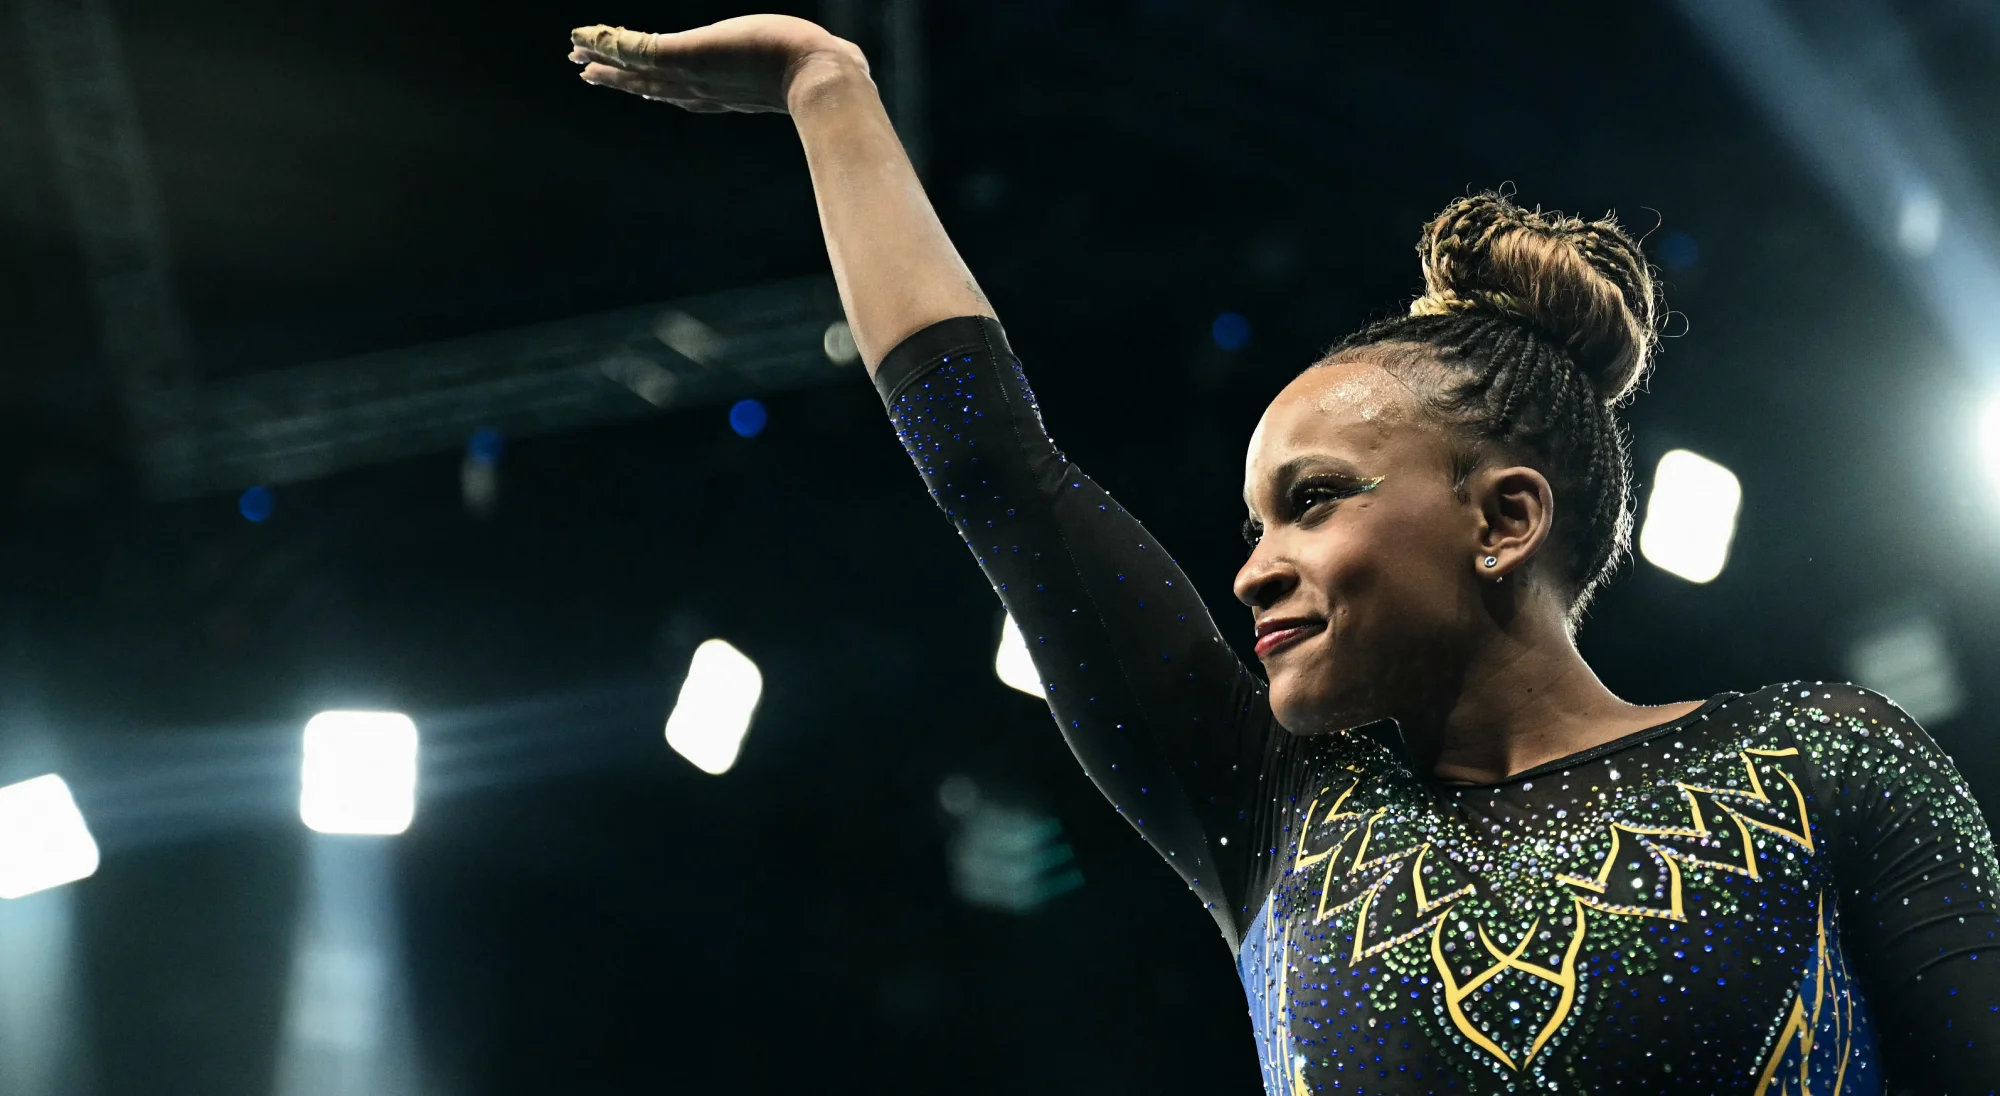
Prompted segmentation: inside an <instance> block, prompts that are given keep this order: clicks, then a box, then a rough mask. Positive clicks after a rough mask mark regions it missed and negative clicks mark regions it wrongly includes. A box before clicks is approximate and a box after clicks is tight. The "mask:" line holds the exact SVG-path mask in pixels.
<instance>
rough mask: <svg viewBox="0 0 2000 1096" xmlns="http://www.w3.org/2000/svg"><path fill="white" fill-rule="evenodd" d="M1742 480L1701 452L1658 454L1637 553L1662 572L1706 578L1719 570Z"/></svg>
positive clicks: (1725, 555)
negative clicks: (1657, 463)
mask: <svg viewBox="0 0 2000 1096" xmlns="http://www.w3.org/2000/svg"><path fill="white" fill-rule="evenodd" d="M1742 504H1743V485H1742V484H1741V483H1739V482H1737V479H1736V474H1735V473H1734V472H1731V471H1730V470H1729V469H1727V468H1724V467H1723V466H1722V465H1720V464H1717V463H1715V462H1714V461H1712V460H1709V459H1708V458H1707V457H1704V456H1701V455H1699V454H1696V453H1690V452H1688V451H1687V450H1685V449H1675V450H1673V451H1672V452H1670V453H1668V454H1667V455H1666V456H1664V457H1661V458H1660V466H1659V468H1658V469H1657V470H1656V471H1655V472H1654V473H1653V493H1652V495H1651V496H1650V497H1648V498H1647V500H1646V524H1645V527H1644V528H1642V529H1640V530H1639V554H1640V555H1643V556H1645V557H1646V560H1647V562H1649V563H1651V564H1652V565H1653V566H1655V567H1658V568H1659V569H1660V570H1662V571H1665V572H1667V573H1668V574H1672V575H1678V576H1680V577H1681V578H1684V579H1686V580H1688V581H1689V582H1707V581H1709V580H1710V579H1713V578H1714V577H1715V576H1717V575H1719V574H1721V573H1722V567H1723V564H1725V563H1726V562H1728V560H1729V542H1730V539H1731V538H1733V537H1734V536H1735V535H1736V512H1737V510H1738V508H1740V507H1741V506H1742Z"/></svg>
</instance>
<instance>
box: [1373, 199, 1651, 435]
mask: <svg viewBox="0 0 2000 1096" xmlns="http://www.w3.org/2000/svg"><path fill="white" fill-rule="evenodd" d="M1417 254H1418V255H1419V256H1420V257H1421V258H1422V259H1423V265H1424V295H1423V296H1422V297H1419V298H1418V299H1417V301H1416V303H1415V304H1412V305H1411V306H1410V314H1411V315H1413V316H1429V315H1442V314H1446V313H1451V312H1469V311H1486V312H1497V313H1501V314H1503V315H1507V316H1512V317H1514V318H1515V319H1518V320H1521V321H1523V322H1524V323H1527V324H1529V325H1530V326H1532V327H1534V328H1535V329H1537V330H1538V331H1540V332H1541V333H1542V334H1543V335H1545V336H1547V337H1548V338H1550V339H1552V340H1554V341H1555V343H1556V344H1557V345H1559V346H1561V347H1562V348H1563V349H1565V350H1566V351H1568V352H1569V355H1570V357H1571V359H1572V360H1574V361H1575V362H1576V364H1577V367H1578V368H1579V369H1581V370H1582V371H1583V373H1584V375H1585V376H1586V377H1588V378H1589V379H1590V382H1591V384H1592V385H1593V386H1594V387H1595V388H1596V389H1597V391H1598V394H1599V395H1600V396H1602V397H1603V399H1604V402H1605V403H1607V404H1613V403H1617V402H1618V401H1620V400H1622V399H1624V398H1625V396H1626V395H1627V394H1629V393H1630V392H1631V391H1632V389H1633V388H1635V387H1637V386H1638V383H1639V380H1640V378H1642V377H1644V376H1645V374H1646V369H1647V367H1648V366H1649V365H1650V364H1651V362H1652V357H1653V348H1654V344H1655V343H1656V342H1657V340H1658V337H1659V336H1658V329H1657V319H1658V313H1659V309H1660V302H1659V293H1658V290H1657V288H1656V287H1655V285H1654V283H1653V276H1652V272H1651V271H1650V270H1649V269H1648V267H1647V266H1646V258H1645V255H1644V254H1643V253H1642V252H1641V251H1640V250H1639V243H1638V241H1636V240H1634V239H1633V238H1632V237H1631V236H1628V235H1626V233H1625V230H1624V229H1622V228H1620V227H1618V222H1617V221H1615V220H1612V219H1611V218H1610V217H1608V216H1607V217H1606V218H1605V219H1604V220H1601V221H1589V222H1586V221H1583V220H1581V219H1580V218H1576V217H1567V216H1564V215H1563V214H1561V213H1543V212H1542V211H1541V210H1539V209H1535V210H1528V209H1523V208H1521V207H1520V206H1517V205H1515V204H1514V203H1513V202H1511V201H1509V200H1508V199H1507V197H1506V196H1505V195H1502V194H1499V193H1497V192H1494V191H1488V192H1486V193H1484V194H1475V195H1472V196H1470V197H1466V198H1460V199H1459V200H1457V201H1455V202H1453V203H1452V204H1450V205H1448V206H1446V207H1445V209H1444V212H1442V213H1440V214H1438V215H1437V217H1436V219H1434V220H1432V221H1431V223H1430V224H1429V225H1427V226H1425V228H1424V237H1423V240H1422V241H1421V242H1419V243H1418V244H1417Z"/></svg>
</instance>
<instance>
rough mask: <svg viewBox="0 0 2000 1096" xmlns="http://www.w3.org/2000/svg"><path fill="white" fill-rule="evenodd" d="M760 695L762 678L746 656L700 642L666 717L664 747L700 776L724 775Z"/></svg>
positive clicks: (746, 731)
mask: <svg viewBox="0 0 2000 1096" xmlns="http://www.w3.org/2000/svg"><path fill="white" fill-rule="evenodd" d="M763 695H764V675H763V674H762V673H759V672H758V670H757V664H756V663H755V662H752V661H750V657H749V656H748V655H745V654H744V653H743V652H742V651H739V650H737V649H736V648H734V647H732V646H730V645H729V644H728V643H726V642H724V641H723V640H720V639H711V640H708V641H706V642H704V643H703V644H702V645H701V646H699V647H696V648H695V649H694V659H693V661H691V662H689V663H688V673H687V680H686V681H683V682H682V683H681V695H680V698H679V699H678V700H676V701H675V702H674V710H673V712H672V713H671V714H669V715H668V716H667V745H669V746H672V747H673V748H674V752H675V753H678V754H680V755H681V756H682V757H685V758H687V759H688V760H689V761H691V762H693V763H694V766H695V768H697V769H700V770H701V771H703V772H705V773H713V774H715V775H717V776H720V775H722V774H723V773H726V772H728V771H729V767H730V766H731V765H734V764H736V756H737V754H739V753H741V752H742V749H743V736H744V735H746V734H749V733H750V717H751V716H752V715H754V714H755V713H756V711H757V700H758V698H760V697H762V696H763Z"/></svg>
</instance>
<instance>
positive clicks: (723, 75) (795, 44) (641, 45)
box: [569, 15, 868, 114]
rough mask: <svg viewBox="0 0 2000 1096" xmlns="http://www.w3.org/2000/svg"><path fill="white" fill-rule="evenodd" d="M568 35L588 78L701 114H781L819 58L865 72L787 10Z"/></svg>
mask: <svg viewBox="0 0 2000 1096" xmlns="http://www.w3.org/2000/svg"><path fill="white" fill-rule="evenodd" d="M569 38H570V42H571V43H572V44H573V45H574V46H575V48H574V49H572V50H571V51H570V55H569V58H570V60H572V61H575V62H577V63H578V64H580V65H583V66H584V68H583V73H582V76H583V79H584V80H585V81H586V82H588V83H592V84H599V85H602V86H604V87H610V88H617V89H618V90H619V91H627V92H631V93H632V94H634V95H639V96H643V97H645V98H647V99H656V100H660V101H662V102H667V103H672V104H674V105H675V106H677V107H681V108H683V109H686V110H692V111H697V112H700V113H703V114H719V113H722V112H724V111H741V112H745V113H773V112H775V113H783V112H785V111H786V110H788V109H789V106H788V100H787V96H788V95H789V93H790V91H791V89H792V85H793V83H794V82H795V81H796V80H797V78H798V76H799V74H800V73H801V72H804V71H806V70H808V69H810V68H812V67H813V66H815V65H817V64H822V63H825V64H834V65H852V66H858V67H859V69H860V70H861V71H862V72H866V71H867V70H868V61H867V58H865V57H863V56H862V53H861V50H860V48H859V47H857V46H856V45H854V43H852V42H848V41H846V40H844V39H841V38H837V37H835V36H834V35H833V34H832V33H830V32H829V31H827V30H826V29H825V28H824V27H821V26H820V25H818V24H817V23H809V22H807V21H806V20H804V19H794V18H792V17H791V16H789V15H744V16H739V17H737V18H735V19H724V20H723V21H722V22H720V23H711V24H710V25H708V26H705V27H697V28H696V29H694V30H687V31H681V32H680V33H678V34H647V33H644V32H643V31H636V30H626V29H625V28H623V27H606V26H594V27H579V28H577V29H576V30H573V31H571V32H570V35H569Z"/></svg>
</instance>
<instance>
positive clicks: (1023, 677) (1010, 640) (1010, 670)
mask: <svg viewBox="0 0 2000 1096" xmlns="http://www.w3.org/2000/svg"><path fill="white" fill-rule="evenodd" d="M993 672H994V673H995V674H998V675H999V677H1000V680H1001V681H1004V682H1006V683H1007V685H1008V687H1010V688H1014V689H1019V690H1021V691H1022V692H1024V693H1028V694H1030V695H1033V696H1038V697H1043V698H1045V699H1046V698H1047V697H1048V695H1049V694H1048V690H1047V689H1044V688H1043V687H1042V675H1041V674H1040V673H1039V672H1037V671H1036V670H1035V660H1034V658H1033V657H1032V656H1031V655H1029V654H1028V641H1027V639H1026V638H1025V637H1024V636H1022V635H1021V626H1020V625H1018V624H1015V623H1014V617H1013V616H1012V614H1009V615H1007V616H1005V617H1003V618H1001V621H1000V649H999V650H998V651H995V652H994V654H993Z"/></svg>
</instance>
